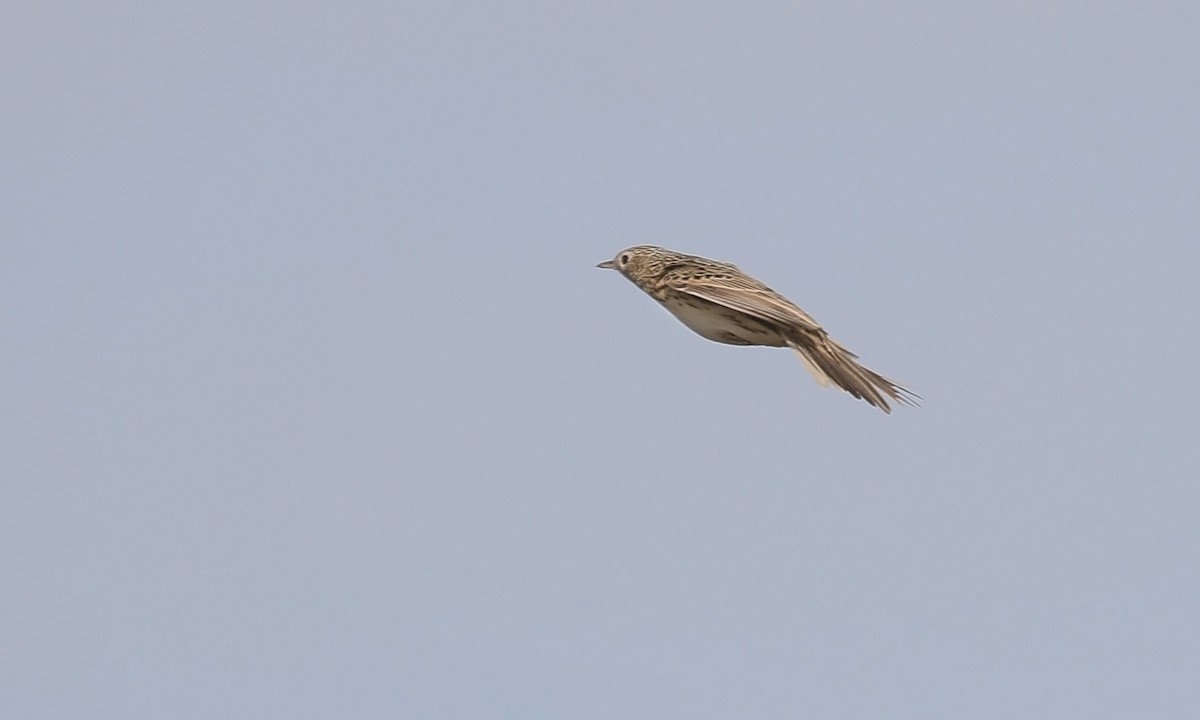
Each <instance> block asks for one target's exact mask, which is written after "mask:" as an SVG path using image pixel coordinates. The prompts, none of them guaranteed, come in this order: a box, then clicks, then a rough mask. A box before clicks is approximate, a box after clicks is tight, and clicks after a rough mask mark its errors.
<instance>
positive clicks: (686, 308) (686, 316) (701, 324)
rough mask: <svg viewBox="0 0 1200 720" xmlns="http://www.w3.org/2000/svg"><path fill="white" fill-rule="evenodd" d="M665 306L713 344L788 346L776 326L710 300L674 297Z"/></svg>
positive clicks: (680, 320)
mask: <svg viewBox="0 0 1200 720" xmlns="http://www.w3.org/2000/svg"><path fill="white" fill-rule="evenodd" d="M662 305H663V307H665V308H666V309H667V310H669V311H670V312H671V314H672V315H674V316H675V317H676V318H678V320H679V322H681V323H683V324H684V325H687V326H688V327H689V328H690V329H691V330H692V332H694V333H696V334H697V335H699V336H700V337H703V338H706V339H708V340H712V341H713V342H719V343H725V344H726V345H766V346H768V347H783V346H784V345H786V344H787V341H786V340H785V339H784V337H783V335H782V334H780V333H779V331H778V330H776V329H775V328H774V326H772V325H770V324H768V323H766V322H763V321H762V320H758V319H756V318H753V317H750V316H749V315H747V314H745V313H741V312H738V311H737V310H732V309H730V308H727V307H725V306H723V305H717V304H716V303H711V302H709V301H707V300H701V299H700V298H695V297H687V298H674V297H673V298H670V299H668V300H666V301H664V302H663V303H662Z"/></svg>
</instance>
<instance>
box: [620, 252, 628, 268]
mask: <svg viewBox="0 0 1200 720" xmlns="http://www.w3.org/2000/svg"><path fill="white" fill-rule="evenodd" d="M618 262H620V263H621V264H622V265H628V264H629V254H628V253H626V254H624V255H622V256H621V259H620V260H619V261H618Z"/></svg>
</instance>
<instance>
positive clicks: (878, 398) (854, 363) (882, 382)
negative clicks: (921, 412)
mask: <svg viewBox="0 0 1200 720" xmlns="http://www.w3.org/2000/svg"><path fill="white" fill-rule="evenodd" d="M788 345H789V346H790V347H791V348H792V349H793V350H795V351H796V355H798V356H799V357H800V362H802V363H804V367H805V368H806V369H807V370H808V372H809V374H810V375H812V376H813V379H814V380H816V381H817V382H818V383H820V384H821V386H822V387H829V384H830V383H833V384H834V385H837V386H838V387H840V388H841V389H843V390H845V391H846V392H848V393H850V394H851V395H853V396H854V397H856V398H858V399H860V400H865V401H867V402H868V403H869V404H871V405H873V406H875V407H877V408H879V409H880V410H882V411H884V412H885V413H891V411H892V408H891V405H889V404H888V399H889V398H890V399H891V400H893V401H895V402H898V403H900V404H902V405H911V406H916V405H918V404H919V402H920V400H921V396H920V395H917V394H916V393H914V392H912V391H911V390H909V389H907V388H905V387H902V386H901V385H898V384H897V383H895V382H893V381H891V380H888V379H887V378H885V377H884V376H882V375H880V374H879V373H877V372H875V371H874V370H871V369H870V368H868V367H866V366H864V365H863V364H861V363H859V362H858V356H857V355H855V354H854V353H852V352H850V351H849V350H847V349H846V348H844V347H842V346H841V345H840V344H839V343H838V342H837V341H836V340H834V339H833V338H831V337H829V336H828V335H825V334H821V335H819V336H817V335H808V334H805V335H803V336H801V337H797V338H789V339H788Z"/></svg>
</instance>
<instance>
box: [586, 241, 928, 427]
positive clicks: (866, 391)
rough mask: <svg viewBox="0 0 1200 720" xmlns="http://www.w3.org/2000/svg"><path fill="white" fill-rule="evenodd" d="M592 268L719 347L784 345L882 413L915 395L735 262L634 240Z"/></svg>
mask: <svg viewBox="0 0 1200 720" xmlns="http://www.w3.org/2000/svg"><path fill="white" fill-rule="evenodd" d="M596 267H599V268H605V269H608V270H616V271H617V272H619V273H621V274H622V275H624V276H625V277H626V278H628V279H629V280H630V281H631V282H632V283H633V284H634V285H637V286H638V287H639V288H641V289H642V290H643V291H645V292H646V294H647V295H649V296H650V297H652V298H654V299H655V300H657V301H658V302H659V303H660V304H661V305H662V306H663V307H665V308H666V309H667V310H669V311H670V312H671V314H672V315H674V316H675V317H676V318H678V319H679V321H680V322H682V323H683V324H684V325H687V326H688V327H689V328H691V329H692V330H693V331H695V332H696V333H697V334H698V335H700V336H701V337H704V338H707V339H709V340H712V341H714V342H719V343H725V344H727V345H765V346H767V347H790V348H792V349H793V350H795V351H796V354H797V355H798V356H799V357H800V360H801V361H802V362H803V363H804V366H805V367H806V368H808V371H809V372H810V373H811V374H812V376H813V378H815V379H816V381H817V382H818V383H820V384H821V385H824V386H828V385H829V384H830V383H831V382H832V383H833V384H835V385H837V386H838V387H840V388H842V389H843V390H845V391H846V392H848V393H850V394H851V395H853V396H854V397H856V398H860V399H862V400H865V401H867V402H868V403H870V404H871V405H874V406H875V407H877V408H879V409H880V410H882V411H884V412H885V413H890V412H891V406H890V405H889V404H888V399H891V400H893V401H895V402H899V403H902V404H905V405H916V404H917V401H918V400H919V399H920V398H919V396H918V395H916V394H915V393H913V392H911V391H909V390H907V389H905V388H903V387H901V386H900V385H897V384H896V383H894V382H892V381H891V380H888V379H887V378H885V377H883V376H882V375H880V374H879V373H876V372H874V371H873V370H870V369H868V368H866V367H864V366H863V365H861V364H860V363H859V362H858V361H857V358H858V356H857V355H855V354H854V353H852V352H850V351H849V350H847V349H846V348H844V347H842V346H841V344H839V343H838V342H837V341H836V340H834V339H833V338H831V337H829V333H827V332H825V329H824V328H822V327H821V326H820V325H819V324H817V321H816V320H813V319H812V317H810V316H809V315H808V313H806V312H804V311H803V310H801V309H800V308H798V307H796V305H794V304H793V303H792V302H791V301H789V300H788V299H787V298H785V297H783V296H782V295H780V294H779V293H777V292H775V291H774V290H772V289H771V288H769V287H767V286H766V285H763V284H762V283H761V282H759V281H758V280H755V279H754V278H752V277H750V276H749V275H747V274H745V273H743V272H742V271H741V270H739V269H738V268H737V266H735V265H731V264H730V263H723V262H717V261H715V260H709V259H708V258H702V257H698V256H695V255H684V254H682V253H677V252H674V251H672V250H667V249H666V248H661V247H656V246H654V245H637V246H634V247H631V248H626V249H625V250H622V251H621V252H619V253H617V255H616V257H614V258H613V259H612V260H606V261H604V262H602V263H600V264H599V265H597V266H596Z"/></svg>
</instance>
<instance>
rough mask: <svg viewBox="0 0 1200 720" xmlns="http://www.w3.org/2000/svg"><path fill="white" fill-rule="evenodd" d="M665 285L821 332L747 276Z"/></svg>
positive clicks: (675, 281) (805, 315)
mask: <svg viewBox="0 0 1200 720" xmlns="http://www.w3.org/2000/svg"><path fill="white" fill-rule="evenodd" d="M667 286H668V287H670V288H671V289H673V290H678V291H679V292H685V293H688V294H689V295H694V296H696V297H698V298H700V299H702V300H708V301H709V302H714V303H716V304H718V305H724V306H725V307H727V308H731V309H733V310H737V311H738V312H743V313H746V314H747V315H749V316H751V317H755V318H758V319H760V320H766V321H768V322H776V323H784V324H787V325H799V326H800V327H802V328H803V329H805V330H809V331H811V332H815V333H824V330H822V329H821V326H820V325H819V324H818V323H817V321H816V320H813V319H812V317H811V316H809V314H808V313H806V312H804V311H803V310H801V309H800V308H798V307H796V306H795V305H794V304H793V303H791V302H790V301H789V300H788V299H787V298H785V297H783V296H782V295H780V294H779V293H777V292H775V291H774V290H772V289H771V288H769V287H767V286H766V285H763V284H762V283H760V282H757V281H755V280H752V279H750V278H747V277H738V276H736V275H735V276H725V275H717V276H713V277H704V278H695V277H691V278H688V277H681V278H668V279H667Z"/></svg>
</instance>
